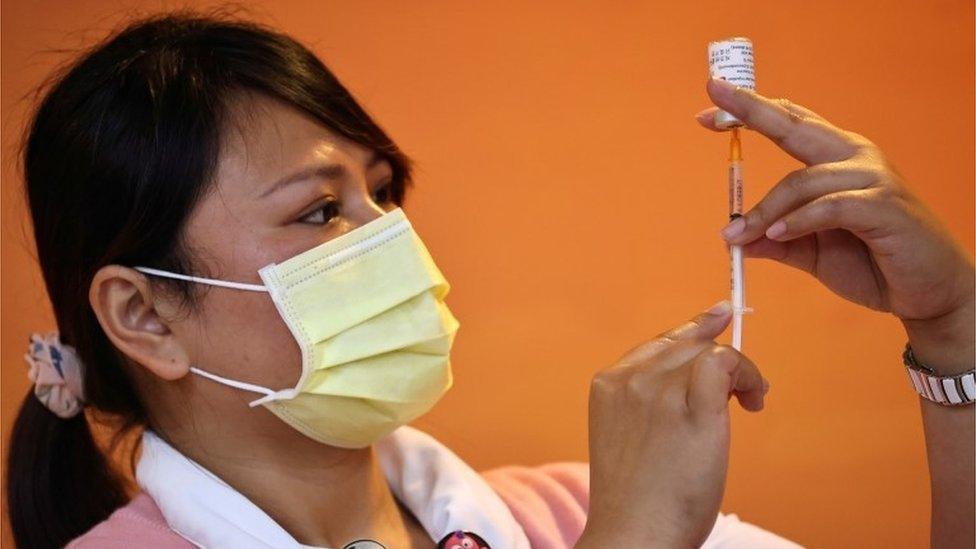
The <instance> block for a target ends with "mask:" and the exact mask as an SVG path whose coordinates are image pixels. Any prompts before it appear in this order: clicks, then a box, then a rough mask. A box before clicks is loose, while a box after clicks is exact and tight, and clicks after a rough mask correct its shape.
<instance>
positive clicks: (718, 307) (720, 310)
mask: <svg viewBox="0 0 976 549" xmlns="http://www.w3.org/2000/svg"><path fill="white" fill-rule="evenodd" d="M706 312H707V313H708V314H710V315H715V316H723V315H727V314H729V313H731V312H732V304H731V303H729V300H728V299H723V300H722V301H719V302H718V303H716V304H715V305H712V306H711V307H709V308H708V311H706Z"/></svg>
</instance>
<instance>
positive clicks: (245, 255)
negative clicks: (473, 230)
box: [168, 94, 396, 425]
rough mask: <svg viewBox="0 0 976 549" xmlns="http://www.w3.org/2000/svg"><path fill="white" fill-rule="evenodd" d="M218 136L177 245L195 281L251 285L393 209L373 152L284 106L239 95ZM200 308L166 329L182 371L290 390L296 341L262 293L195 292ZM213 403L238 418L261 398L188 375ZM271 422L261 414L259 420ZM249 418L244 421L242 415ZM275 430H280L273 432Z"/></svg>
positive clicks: (386, 173)
mask: <svg viewBox="0 0 976 549" xmlns="http://www.w3.org/2000/svg"><path fill="white" fill-rule="evenodd" d="M232 112H233V114H234V115H233V116H231V117H230V119H232V120H233V123H232V124H230V125H229V126H228V127H227V128H226V129H225V131H224V132H223V133H224V137H223V139H224V144H223V148H222V151H221V153H220V157H219V166H218V169H217V173H216V181H215V185H214V187H213V190H212V192H210V193H209V194H208V195H207V196H205V197H203V198H202V200H201V201H200V202H199V203H198V205H197V207H196V208H195V210H194V211H193V212H192V214H191V215H190V217H189V220H188V224H187V227H186V232H185V238H186V241H187V245H188V247H189V249H190V253H191V254H192V256H193V258H194V259H195V261H196V262H197V265H199V267H200V269H201V270H202V272H200V273H194V274H198V275H199V276H206V277H212V278H218V279H222V280H230V281H237V282H249V283H256V284H261V283H262V281H261V280H260V277H259V276H258V274H257V271H258V269H260V268H261V267H263V266H265V265H267V264H269V263H275V262H281V261H283V260H285V259H288V258H290V257H292V256H294V255H296V254H299V253H301V252H303V251H305V250H308V249H309V248H312V247H314V246H316V245H318V244H321V243H323V242H325V241H327V240H330V239H333V238H335V237H337V236H339V235H341V234H344V233H346V232H348V231H351V230H353V229H355V228H357V227H359V226H361V225H363V224H365V223H367V222H369V221H371V220H373V219H375V218H377V217H378V216H380V215H382V214H383V213H384V211H389V210H391V209H393V208H395V207H396V204H394V203H393V201H392V198H391V197H392V196H393V193H392V192H391V191H392V187H391V184H392V177H393V170H392V167H391V165H390V164H389V162H388V161H386V160H383V159H380V158H379V157H378V156H376V155H374V153H373V151H372V150H370V149H367V148H365V147H363V146H361V145H358V144H355V143H353V142H351V141H349V140H348V139H345V138H343V137H342V136H339V135H337V134H335V133H333V132H331V131H329V130H327V129H326V128H325V127H324V126H322V125H321V124H320V123H318V122H317V121H315V120H314V119H313V118H311V117H310V116H308V115H306V114H304V113H303V112H301V111H298V110H296V109H295V108H292V107H290V106H288V105H286V104H285V103H282V102H279V101H277V100H274V99H271V98H269V97H266V96H263V95H257V94H250V95H247V96H245V97H242V100H241V101H239V102H238V105H237V107H236V108H235V109H233V111H232ZM201 290H204V293H203V294H202V297H201V300H200V306H199V308H198V310H196V311H194V312H193V313H192V314H190V315H187V316H185V318H184V317H182V316H181V317H180V319H179V320H177V321H174V322H172V323H169V324H168V327H169V328H170V330H171V331H172V332H173V334H174V336H175V338H176V339H177V340H178V341H179V342H180V343H181V344H182V345H183V347H184V350H185V352H186V355H187V357H188V358H189V362H190V364H189V365H190V366H196V367H198V368H200V369H202V370H206V371H208V372H211V373H215V374H217V375H220V376H223V377H228V378H231V379H235V380H239V381H244V382H248V383H253V384H257V385H261V386H263V387H268V388H270V389H273V390H278V389H284V388H289V387H293V386H294V385H295V383H296V382H297V381H298V378H299V376H300V374H301V354H300V351H299V348H298V344H297V342H296V341H295V339H294V338H293V337H292V335H291V333H290V332H289V330H288V328H287V326H286V325H285V323H284V321H283V320H282V318H281V317H280V316H279V314H278V312H277V310H276V309H275V305H274V303H273V302H272V300H271V298H270V297H269V296H268V294H267V293H262V292H249V291H241V290H234V289H227V288H223V287H214V286H203V287H201ZM189 381H190V382H192V383H194V384H195V386H194V391H195V393H194V395H193V396H194V397H195V396H196V394H197V393H196V391H200V393H199V394H200V395H202V396H205V398H207V399H208V400H209V401H210V402H211V403H214V402H222V401H226V400H227V399H230V400H231V401H232V403H231V406H233V407H237V410H233V409H229V410H225V412H226V413H236V412H238V411H240V412H250V413H251V414H253V413H254V411H253V409H249V408H248V407H247V404H246V403H247V402H250V401H252V400H254V399H256V398H258V397H259V396H260V395H256V394H253V393H246V392H242V391H238V390H236V389H232V388H229V387H226V386H224V385H219V384H216V383H213V382H211V381H208V380H205V379H202V378H199V377H196V376H193V379H190V380H189ZM266 415H268V416H270V414H266ZM251 417H253V416H251ZM282 425H283V424H282Z"/></svg>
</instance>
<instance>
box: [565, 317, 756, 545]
mask: <svg viewBox="0 0 976 549" xmlns="http://www.w3.org/2000/svg"><path fill="white" fill-rule="evenodd" d="M731 318H732V309H731V306H730V305H729V303H728V302H724V301H723V302H721V303H719V304H716V305H715V306H713V307H712V308H711V309H709V310H708V311H706V312H704V313H702V314H700V315H698V316H696V317H695V318H694V319H692V320H691V321H690V322H688V323H685V324H683V325H681V326H679V327H677V328H675V329H673V330H671V331H669V332H666V333H664V334H661V335H660V336H658V337H657V338H655V339H653V340H651V341H649V342H647V343H644V344H642V345H640V346H638V347H636V348H634V349H633V350H631V351H630V352H628V353H627V354H626V355H624V356H623V357H622V358H621V359H620V360H619V361H617V363H616V364H614V365H613V366H611V367H610V368H608V369H606V370H603V371H601V372H599V373H597V375H596V376H595V377H594V378H593V382H592V384H591V387H590V410H589V443H590V508H589V516H588V518H587V522H586V528H585V529H584V531H583V534H582V536H581V537H580V540H579V542H578V543H577V546H576V547H577V548H580V549H581V548H589V547H601V548H602V547H642V548H653V547H669V548H675V547H682V548H683V547H699V546H701V544H702V543H703V542H704V541H705V539H706V538H707V537H708V534H709V533H710V532H711V530H712V527H713V526H714V524H715V521H716V518H717V515H718V511H719V506H720V505H721V502H722V494H723V492H724V490H725V476H726V471H727V469H728V459H729V408H728V401H729V399H730V398H731V396H732V394H735V395H736V397H737V398H738V400H739V404H740V405H741V406H742V407H743V408H745V409H746V410H749V411H759V410H761V409H762V407H763V398H764V395H765V393H766V391H767V390H768V388H769V383H768V382H766V380H764V379H763V377H762V375H761V374H760V373H759V370H758V369H757V368H756V365H755V364H753V363H752V362H751V361H750V360H749V359H748V358H746V357H745V356H743V355H742V354H740V353H739V352H738V351H736V350H735V349H733V348H732V347H729V346H726V345H719V344H717V343H715V341H713V339H714V338H715V337H717V336H718V335H719V334H721V333H722V332H723V331H724V330H725V328H726V326H728V324H729V321H730V320H731Z"/></svg>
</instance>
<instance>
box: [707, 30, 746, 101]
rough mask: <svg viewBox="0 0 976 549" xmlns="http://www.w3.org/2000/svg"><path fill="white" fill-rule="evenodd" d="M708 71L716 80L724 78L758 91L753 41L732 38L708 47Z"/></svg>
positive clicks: (713, 43)
mask: <svg viewBox="0 0 976 549" xmlns="http://www.w3.org/2000/svg"><path fill="white" fill-rule="evenodd" d="M708 70H709V74H710V75H711V76H713V77H715V78H722V79H724V80H728V81H729V82H731V83H733V84H735V85H736V86H742V87H743V88H749V89H750V90H755V89H756V72H755V64H754V61H753V57H752V41H751V40H749V39H748V38H730V39H728V40H720V41H718V42H712V43H710V44H709V45H708Z"/></svg>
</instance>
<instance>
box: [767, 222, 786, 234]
mask: <svg viewBox="0 0 976 549" xmlns="http://www.w3.org/2000/svg"><path fill="white" fill-rule="evenodd" d="M784 234H786V222H785V221H783V220H782V219H780V220H779V221H777V222H776V223H773V224H772V226H770V227H769V228H768V229H766V237H767V238H773V239H775V238H779V237H781V236H783V235H784Z"/></svg>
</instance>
